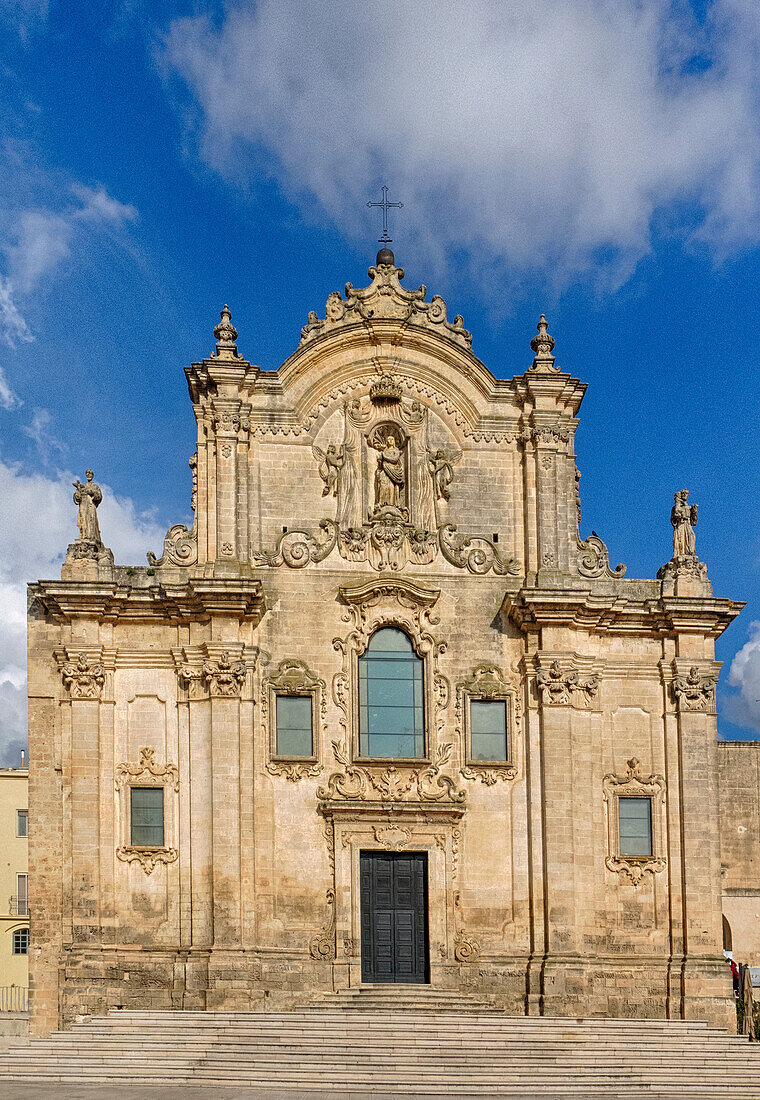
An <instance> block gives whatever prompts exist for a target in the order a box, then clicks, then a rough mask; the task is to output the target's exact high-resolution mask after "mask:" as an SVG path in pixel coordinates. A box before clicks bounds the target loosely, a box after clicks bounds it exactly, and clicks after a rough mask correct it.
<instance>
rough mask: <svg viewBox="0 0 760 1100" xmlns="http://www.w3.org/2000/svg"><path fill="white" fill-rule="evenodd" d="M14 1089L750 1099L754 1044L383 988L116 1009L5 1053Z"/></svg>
mask: <svg viewBox="0 0 760 1100" xmlns="http://www.w3.org/2000/svg"><path fill="white" fill-rule="evenodd" d="M22 1082H27V1083H29V1084H32V1083H43V1082H48V1083H54V1082H56V1083H64V1084H69V1085H76V1086H80V1087H81V1086H84V1085H86V1084H87V1083H88V1082H89V1083H91V1084H97V1085H101V1086H109V1085H110V1086H116V1085H142V1086H152V1087H153V1088H155V1089H157V1091H156V1096H160V1088H159V1087H160V1086H162V1085H167V1086H168V1085H171V1086H175V1087H176V1086H190V1085H196V1086H197V1085H207V1086H217V1087H219V1086H228V1087H229V1086H234V1087H235V1088H237V1089H241V1090H242V1089H244V1088H251V1089H257V1090H260V1096H261V1097H262V1100H263V1098H264V1097H267V1098H280V1097H282V1098H286V1097H298V1096H301V1097H309V1098H313V1100H316V1098H317V1097H338V1096H340V1097H341V1098H343V1100H358V1098H360V1097H362V1098H363V1097H369V1098H374V1100H379V1098H381V1097H397V1096H398V1097H417V1098H420V1100H422V1098H424V1100H433V1098H434V1097H435V1098H436V1100H438V1098H440V1097H457V1098H460V1100H463V1098H467V1100H474V1098H475V1097H489V1096H494V1097H496V1096H498V1097H523V1098H527V1097H562V1098H564V1097H589V1098H590V1097H602V1096H603V1097H605V1098H606V1100H632V1098H633V1097H652V1098H663V1100H665V1098H669V1100H674V1098H676V1097H678V1098H679V1100H719V1098H720V1100H729V1098H731V1100H745V1098H746V1100H750V1098H752V1100H758V1098H759V1097H760V1044H750V1043H748V1041H747V1040H746V1039H742V1038H739V1037H737V1036H729V1035H728V1034H727V1033H726V1032H725V1031H722V1030H720V1029H718V1028H711V1027H708V1026H707V1025H706V1024H702V1023H696V1022H684V1021H665V1020H613V1019H574V1018H565V1017H562V1018H557V1017H541V1018H529V1017H524V1016H520V1017H516V1016H505V1015H503V1014H501V1013H500V1012H498V1011H497V1010H496V1009H495V1008H494V1006H493V1005H492V1004H490V1003H489V1002H488V1001H486V1000H480V1001H479V1000H477V999H475V998H466V997H462V996H461V995H459V994H457V995H454V994H445V993H438V992H435V991H431V990H426V991H420V990H415V989H406V990H405V989H401V988H399V987H391V988H388V987H386V988H377V989H369V990H367V989H362V990H360V991H356V992H353V991H352V992H349V993H338V994H332V995H325V996H323V997H321V998H320V999H318V1000H315V1001H314V1002H312V1004H311V1005H309V1006H307V1007H305V1008H303V1009H300V1010H297V1011H289V1012H152V1011H132V1010H121V1011H115V1012H112V1013H110V1014H109V1015H108V1016H105V1017H103V1018H98V1019H93V1020H90V1021H88V1022H87V1023H82V1024H77V1025H75V1026H74V1027H73V1028H72V1029H71V1030H70V1031H62V1032H57V1033H56V1034H54V1035H52V1036H51V1037H50V1039H44V1040H35V1041H33V1042H32V1043H30V1044H29V1045H28V1046H24V1047H16V1048H13V1047H12V1048H11V1049H10V1050H8V1051H7V1052H5V1053H4V1056H3V1058H2V1061H0V1096H6V1095H8V1096H11V1095H13V1092H12V1090H11V1088H10V1086H11V1083H15V1084H19V1083H22ZM45 1095H47V1092H45ZM63 1095H65V1093H63ZM104 1095H107V1093H105V1092H104ZM240 1095H241V1096H242V1095H246V1094H244V1093H242V1092H241V1093H240ZM252 1095H254V1096H255V1093H254V1094H252Z"/></svg>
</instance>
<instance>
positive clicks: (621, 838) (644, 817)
mask: <svg viewBox="0 0 760 1100" xmlns="http://www.w3.org/2000/svg"><path fill="white" fill-rule="evenodd" d="M618 847H619V851H618V855H620V856H632V857H636V856H652V855H654V852H653V845H652V799H651V798H625V797H624V798H618Z"/></svg>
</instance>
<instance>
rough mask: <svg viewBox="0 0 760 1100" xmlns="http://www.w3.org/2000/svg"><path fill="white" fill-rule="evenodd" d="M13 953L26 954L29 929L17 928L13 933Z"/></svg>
mask: <svg viewBox="0 0 760 1100" xmlns="http://www.w3.org/2000/svg"><path fill="white" fill-rule="evenodd" d="M13 954H14V955H28V954H29V929H28V928H17V929H16V931H15V932H14V933H13Z"/></svg>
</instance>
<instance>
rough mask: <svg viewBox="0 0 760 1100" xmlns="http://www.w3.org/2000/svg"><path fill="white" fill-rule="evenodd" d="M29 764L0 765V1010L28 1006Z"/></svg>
mask: <svg viewBox="0 0 760 1100" xmlns="http://www.w3.org/2000/svg"><path fill="white" fill-rule="evenodd" d="M28 787H29V769H28V768H3V769H0V846H1V852H2V854H0V1011H8V1010H18V1009H21V1008H25V1007H26V991H27V988H28V985H29V965H28V960H29V893H28V882H29V876H28V874H27V867H28V848H27V846H28V839H27V838H28V836H29V811H28V808H27V807H28V805H29V803H28Z"/></svg>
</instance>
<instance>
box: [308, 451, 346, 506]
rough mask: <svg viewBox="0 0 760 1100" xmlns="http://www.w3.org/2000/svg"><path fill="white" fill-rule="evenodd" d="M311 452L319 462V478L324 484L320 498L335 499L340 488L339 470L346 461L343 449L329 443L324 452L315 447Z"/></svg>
mask: <svg viewBox="0 0 760 1100" xmlns="http://www.w3.org/2000/svg"><path fill="white" fill-rule="evenodd" d="M312 450H313V451H314V455H315V457H316V459H317V461H318V462H319V476H320V477H321V478H322V480H323V481H324V483H325V487H324V489H323V490H322V496H323V497H327V496H333V497H336V496H337V495H338V488H339V486H340V475H341V470H342V469H343V465H344V463H345V461H346V455H345V451H344V449H343V447H336V446H335V444H334V443H331V444H330V446H329V447H328V448H327V451H326V452H325V451H323V450H321V448H319V447H316V446H315V447H313V448H312Z"/></svg>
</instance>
